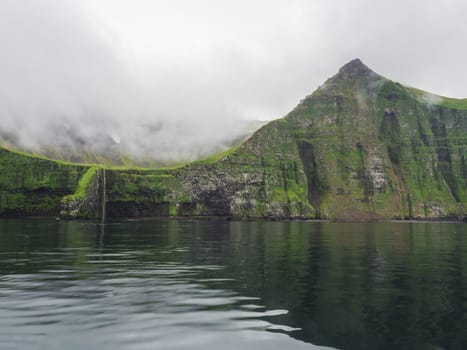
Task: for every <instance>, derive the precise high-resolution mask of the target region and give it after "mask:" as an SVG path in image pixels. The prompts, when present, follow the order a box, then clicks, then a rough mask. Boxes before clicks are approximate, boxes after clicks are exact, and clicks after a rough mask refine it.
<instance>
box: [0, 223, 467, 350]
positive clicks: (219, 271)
mask: <svg viewBox="0 0 467 350" xmlns="http://www.w3.org/2000/svg"><path fill="white" fill-rule="evenodd" d="M103 228H104V229H105V231H103V230H102V229H103ZM0 232H1V233H0V276H1V277H0V312H1V315H2V317H1V320H0V332H2V333H3V335H0V340H1V341H3V342H4V344H10V345H11V344H13V343H18V342H19V343H18V344H20V345H21V346H20V347H19V348H25V349H29V348H34V347H31V346H29V345H30V344H33V343H35V342H39V343H40V344H44V347H45V348H53V347H54V346H55V347H58V345H60V344H61V345H64V344H66V347H67V348H70V346H71V348H73V344H74V345H75V346H74V347H75V348H83V347H84V346H85V345H87V346H89V347H91V348H104V349H105V348H111V347H112V348H122V349H130V348H131V349H133V348H154V347H155V346H156V347H157V346H158V347H159V348H164V349H168V348H174V349H184V348H188V347H190V349H196V348H201V347H203V348H206V347H219V348H222V349H227V348H229V347H230V348H232V349H238V348H240V347H245V348H247V349H261V348H268V349H283V348H287V349H295V348H308V349H309V348H313V346H312V345H310V344H318V345H325V346H331V347H335V348H341V349H430V348H433V349H434V348H449V349H464V348H467V331H466V330H467V317H466V316H467V299H466V297H467V275H466V271H467V262H466V260H467V241H466V238H465V237H466V235H467V225H465V224H464V225H463V224H451V223H373V224H358V223H356V224H341V223H320V222H318V223H310V222H279V223H270V222H226V221H214V222H210V221H136V222H130V223H128V222H120V223H118V222H115V223H110V224H106V225H105V227H103V226H102V225H99V224H98V223H92V222H53V221H47V220H39V221H19V220H12V221H0ZM3 315H6V316H3ZM25 335H28V336H25ZM33 335H34V336H33ZM35 337H38V338H37V339H36V338H35ZM291 337H293V338H295V339H297V340H293V339H292V338H291ZM39 338H40V339H39ZM302 341H304V342H302ZM69 342H70V343H69ZM307 343H309V344H307ZM70 344H72V345H70ZM0 348H3V347H2V344H1V343H0Z"/></svg>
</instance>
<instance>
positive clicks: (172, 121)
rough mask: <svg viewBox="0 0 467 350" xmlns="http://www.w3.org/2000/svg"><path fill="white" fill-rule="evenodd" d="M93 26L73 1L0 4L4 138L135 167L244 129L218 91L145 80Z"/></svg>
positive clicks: (198, 149)
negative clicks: (200, 93)
mask: <svg viewBox="0 0 467 350" xmlns="http://www.w3.org/2000/svg"><path fill="white" fill-rule="evenodd" d="M96 33H97V31H96V29H95V28H93V26H92V24H90V23H89V21H88V20H87V19H86V16H85V15H84V14H83V13H82V11H81V8H80V7H79V6H78V5H77V3H76V2H73V1H66V0H65V1H54V0H44V1H41V2H37V1H29V0H19V1H8V0H7V1H2V2H1V3H0V42H1V43H3V45H4V47H3V48H2V55H0V76H1V77H2V79H1V80H2V81H1V83H0V120H1V124H0V142H2V144H3V145H7V146H8V145H10V146H12V147H14V148H19V149H22V150H26V151H30V152H38V153H42V154H45V155H49V156H53V157H57V158H60V159H65V160H71V161H92V162H99V161H102V160H103V159H107V160H109V161H110V163H116V164H120V163H121V159H122V157H126V158H130V159H133V160H134V161H135V162H136V164H139V163H148V162H154V161H155V162H177V161H182V160H192V159H196V158H199V157H201V156H205V155H207V154H210V153H213V152H216V151H219V150H222V149H225V148H226V147H227V146H230V145H231V144H232V142H234V141H235V140H236V139H238V138H241V137H243V136H244V135H245V134H247V133H248V130H249V128H250V125H249V124H248V123H246V122H244V119H242V118H240V117H239V116H238V115H236V113H229V112H228V111H226V110H225V109H224V108H223V105H222V103H218V102H217V101H216V99H214V98H213V99H212V101H211V104H210V105H207V104H206V100H207V98H206V96H198V95H197V94H196V92H195V91H194V92H193V95H192V96H191V95H188V94H187V93H184V92H183V91H182V90H183V89H181V86H180V89H179V90H180V93H179V94H177V91H176V90H177V86H171V87H169V86H166V84H165V82H163V81H160V82H158V81H157V80H156V81H153V82H152V83H151V85H150V86H149V85H145V84H143V83H142V82H141V81H140V80H138V79H136V78H135V76H134V75H133V74H132V73H131V72H130V71H129V67H128V65H127V64H125V63H123V62H122V60H121V59H120V57H119V54H118V52H117V51H116V50H115V49H114V48H111V47H110V46H109V45H107V43H106V42H105V41H104V40H103V39H102V38H101V37H99V35H97V34H96ZM164 85H165V86H164ZM158 89H167V90H168V91H170V94H171V96H170V97H168V95H167V94H161V93H159V92H158ZM174 90H175V91H174Z"/></svg>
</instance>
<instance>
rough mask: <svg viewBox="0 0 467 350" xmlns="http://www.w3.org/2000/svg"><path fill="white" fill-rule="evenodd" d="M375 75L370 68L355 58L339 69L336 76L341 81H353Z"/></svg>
mask: <svg viewBox="0 0 467 350" xmlns="http://www.w3.org/2000/svg"><path fill="white" fill-rule="evenodd" d="M373 74H375V73H374V72H373V71H372V70H371V69H370V68H368V67H367V66H366V65H365V64H363V62H362V61H361V60H360V59H358V58H356V59H353V60H352V61H350V62H349V63H347V64H346V65H344V66H343V67H341V69H339V73H338V74H337V76H338V77H339V78H341V79H346V80H347V79H355V78H358V77H367V76H370V75H373Z"/></svg>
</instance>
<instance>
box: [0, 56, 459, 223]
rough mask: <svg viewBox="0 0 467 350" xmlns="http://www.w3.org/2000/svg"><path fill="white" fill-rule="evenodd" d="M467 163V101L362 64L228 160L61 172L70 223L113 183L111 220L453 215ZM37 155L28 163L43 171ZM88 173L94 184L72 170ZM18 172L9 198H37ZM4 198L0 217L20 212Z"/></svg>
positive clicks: (93, 207)
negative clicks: (406, 83) (19, 180)
mask: <svg viewBox="0 0 467 350" xmlns="http://www.w3.org/2000/svg"><path fill="white" fill-rule="evenodd" d="M5 154H6V153H5V152H2V153H0V167H2V169H3V167H4V166H5V165H4V159H3V158H4V157H5ZM17 156H18V157H20V156H19V155H17ZM466 156H467V103H466V100H456V99H450V98H444V97H439V96H435V95H431V94H428V93H425V92H423V91H420V90H417V89H414V88H409V87H405V86H402V85H400V84H398V83H395V82H393V81H390V80H388V79H386V78H384V77H382V76H380V75H378V74H376V73H374V72H372V71H371V70H370V69H369V68H368V67H366V66H365V65H364V64H363V63H362V62H361V61H359V60H354V61H351V62H350V63H348V64H347V65H345V66H344V67H342V68H341V69H340V71H339V72H338V74H336V75H335V76H334V77H332V78H331V79H329V80H328V81H327V82H326V83H325V84H323V85H322V86H321V87H320V88H319V89H318V90H316V91H315V92H314V93H313V94H312V95H310V96H308V97H306V98H305V99H304V100H303V101H301V102H300V104H299V105H298V106H297V107H296V108H295V109H294V110H293V111H291V112H290V113H289V114H288V115H287V116H285V117H284V118H282V119H279V120H276V121H273V122H271V123H268V124H267V125H265V126H263V127H262V128H261V129H259V130H258V131H257V132H256V133H255V134H254V135H253V136H252V137H250V138H249V139H248V140H247V141H245V142H244V143H243V144H241V145H240V146H239V147H237V148H235V149H232V150H230V151H228V152H225V153H223V154H220V155H218V156H217V157H211V158H208V159H206V160H204V161H198V162H194V163H190V164H188V165H185V166H183V167H179V168H173V169H159V170H131V169H126V170H125V169H107V170H106V171H105V172H104V171H103V170H102V169H97V168H96V169H94V170H89V169H90V167H78V166H74V165H65V164H59V163H54V164H56V165H54V167H56V168H57V169H56V170H54V171H58V172H64V173H66V174H68V175H66V176H65V175H63V176H65V177H66V178H67V179H71V178H73V181H71V180H70V185H69V187H66V190H67V191H68V192H73V191H76V192H79V193H75V194H74V195H72V196H71V197H70V196H68V197H67V198H68V199H67V198H65V199H61V209H62V213H63V215H65V216H71V217H93V216H99V215H100V214H99V213H100V211H99V208H100V205H101V202H102V198H103V196H102V184H103V183H104V182H105V184H106V186H105V190H106V191H105V198H106V199H105V200H106V212H107V214H108V215H110V216H198V215H215V216H235V217H242V218H245V217H269V218H285V217H297V218H327V219H342V220H372V219H392V218H399V219H403V218H443V217H461V216H464V215H465V213H466V210H465V208H466V207H467V190H466V189H467V164H466V159H465V158H466ZM25 159H26V158H25ZM27 159H28V160H30V162H29V161H27V160H22V161H21V162H22V163H21V164H23V165H22V166H24V167H26V168H27V169H29V168H31V169H34V167H35V166H39V167H40V168H41V169H42V166H43V165H42V163H40V164H39V163H37V164H39V165H37V164H36V163H35V162H39V161H38V160H37V161H36V160H35V161H32V158H27ZM29 163H33V164H35V165H31V164H29ZM10 166H11V165H10ZM62 166H63V167H64V168H61V167H62ZM54 169H55V168H54ZM71 169H75V170H71ZM83 169H84V170H83ZM31 171H32V173H33V170H31ZM26 172H29V170H28V171H26ZM85 172H87V178H88V180H89V181H87V182H84V184H87V185H86V186H87V187H86V186H84V185H83V181H81V182H80V184H81V185H79V184H78V182H79V181H78V180H79V179H78V178H74V177H73V176H72V175H70V174H72V173H73V174H75V173H76V174H78V175H81V176H82V175H84V173H85ZM91 173H92V174H94V175H93V176H91V175H92V174H91ZM9 174H10V175H6V176H4V178H5V179H6V180H3V183H2V186H1V187H0V193H2V196H4V195H3V193H9V195H10V194H11V193H13V192H14V193H21V194H22V195H23V196H27V195H26V188H25V187H24V186H20V185H19V184H18V183H13V184H11V183H10V182H11V181H10V180H11V176H12V175H11V170H10V173H9ZM31 176H32V178H31V179H34V176H35V175H31ZM104 178H105V181H104ZM40 179H41V177H40V176H39V177H38V178H37V181H36V180H32V181H33V182H37V183H39V182H40V181H43V180H40ZM78 185H79V186H78ZM83 186H84V187H86V189H83V188H82V187H83ZM36 187H40V186H39V185H37V186H36ZM36 187H35V188H36ZM40 188H42V190H43V191H47V190H48V189H50V190H53V189H54V188H55V187H54V185H52V184H49V183H47V184H45V185H44V186H42V187H40ZM61 188H62V190H63V189H64V188H65V187H64V186H62V187H61ZM80 188H81V189H80ZM15 191H16V192H15ZM68 192H67V194H69V193H68ZM63 194H65V192H63ZM58 197H59V196H58ZM58 197H57V198H58ZM2 198H3V197H2ZM76 198H78V199H79V200H77V199H76ZM1 203H2V204H1V206H0V208H3V209H0V215H1V214H2V213H3V214H5V213H9V212H11V208H9V204H4V203H5V201H4V200H3V199H2V202H1ZM20 206H21V205H18V208H19V207H20ZM56 207H57V206H56V205H55V206H54V208H56ZM18 210H19V209H18ZM18 212H24V213H30V212H31V211H27V210H23V211H21V210H19V211H18Z"/></svg>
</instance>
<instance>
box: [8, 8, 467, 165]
mask: <svg viewBox="0 0 467 350" xmlns="http://www.w3.org/2000/svg"><path fill="white" fill-rule="evenodd" d="M466 11H467V3H465V2H463V1H461V0H446V1H444V2H441V3H440V2H438V1H433V0H428V1H412V2H406V1H405V2H404V1H401V0H396V1H392V2H385V3H375V2H374V1H373V2H372V1H370V0H355V1H345V0H338V1H333V2H329V1H325V0H317V1H305V0H297V1H294V0H291V1H287V2H285V1H263V0H258V1H244V0H239V1H227V0H225V1H224V0H218V1H208V0H200V1H196V2H195V1H188V0H185V1H178V0H172V1H164V0H160V1H150V0H132V1H130V0H99V1H94V0H81V1H76V0H74V1H72V0H41V1H37V0H2V1H1V2H0V43H1V45H2V46H1V47H2V51H1V55H0V76H1V81H0V120H1V125H0V139H1V140H3V142H4V143H7V144H8V143H10V144H13V145H20V146H21V147H22V148H24V149H30V150H34V149H35V150H47V149H48V150H50V149H54V150H55V152H56V153H57V154H58V155H60V154H59V153H60V152H62V153H66V152H70V153H73V151H76V152H78V153H79V152H81V151H83V150H85V151H87V152H90V153H92V152H97V153H99V152H104V153H105V152H108V153H112V152H116V153H118V154H124V155H128V156H130V157H136V158H140V159H146V158H148V159H149V158H150V159H156V160H162V161H167V160H171V161H172V160H173V161H178V160H187V159H195V158H198V157H200V156H203V155H207V154H209V153H212V152H215V151H218V150H222V149H224V148H226V147H228V146H229V145H230V144H232V143H233V142H235V141H236V140H238V139H241V138H242V137H244V136H245V135H248V133H249V132H250V130H251V125H250V123H249V121H252V120H271V119H275V118H278V117H281V116H283V115H284V114H286V113H287V112H288V111H289V110H291V109H292V108H293V107H294V106H295V105H296V104H297V103H298V101H299V100H300V99H302V98H303V97H304V96H306V95H308V94H309V93H311V92H312V91H313V90H315V89H316V88H317V87H318V86H319V85H320V84H322V83H323V82H324V81H325V80H326V79H327V78H328V77H330V76H332V75H333V74H334V73H336V72H337V70H338V68H339V67H340V66H341V65H343V64H345V63H346V62H347V61H349V60H350V59H353V58H355V57H359V58H361V59H362V60H363V62H364V63H366V64H367V65H368V66H370V67H371V68H372V69H374V70H375V71H377V72H378V73H380V74H382V75H385V76H387V77H389V78H392V79H395V80H398V81H400V82H402V83H404V84H408V85H412V86H416V87H418V88H421V89H425V90H428V91H431V92H433V93H437V94H440V95H448V96H453V97H459V98H461V97H467V86H466V84H465V81H466V80H467V70H466V69H465V62H467V49H466V47H465V45H462V42H463V39H464V38H465V37H466V36H467V24H466V23H467V22H466V21H465V20H464V18H463V16H464V14H465V13H466ZM57 150H59V151H57ZM52 153H53V152H52Z"/></svg>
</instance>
